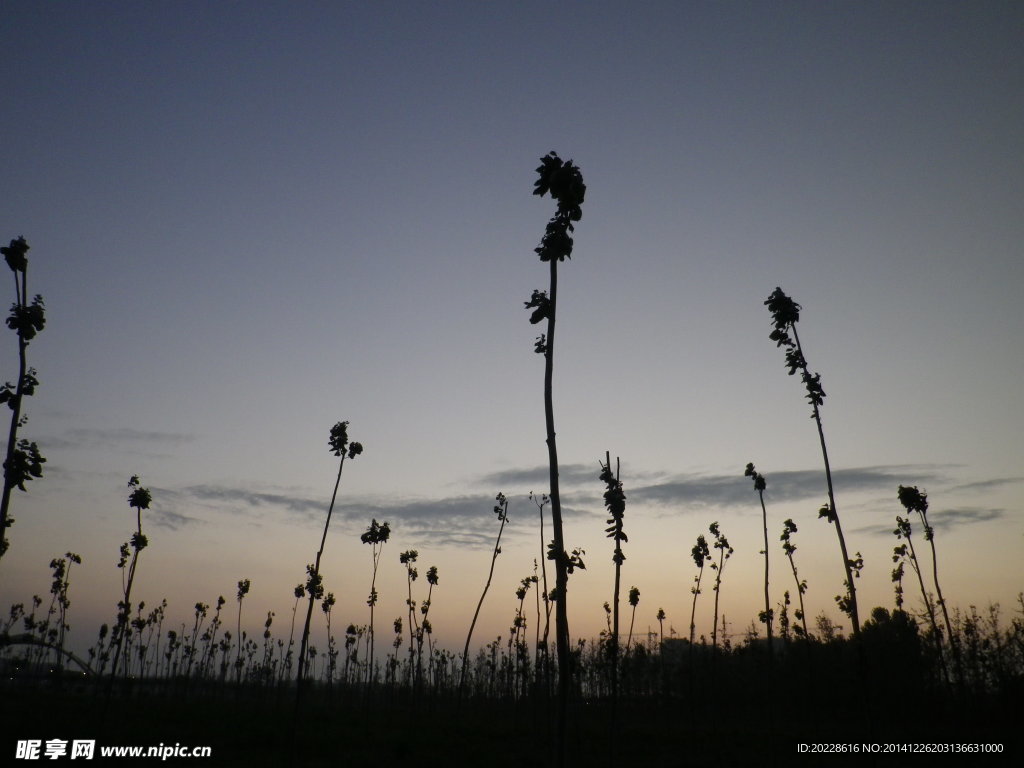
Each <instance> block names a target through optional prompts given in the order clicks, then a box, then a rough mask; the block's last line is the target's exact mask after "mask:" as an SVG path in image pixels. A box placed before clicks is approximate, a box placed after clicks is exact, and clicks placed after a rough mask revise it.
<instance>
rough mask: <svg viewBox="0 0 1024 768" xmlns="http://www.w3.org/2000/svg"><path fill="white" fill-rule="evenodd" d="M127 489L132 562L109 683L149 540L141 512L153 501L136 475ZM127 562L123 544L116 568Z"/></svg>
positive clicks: (116, 636)
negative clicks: (137, 571) (132, 528)
mask: <svg viewBox="0 0 1024 768" xmlns="http://www.w3.org/2000/svg"><path fill="white" fill-rule="evenodd" d="M128 487H129V488H131V489H132V492H131V494H130V495H129V496H128V504H129V506H131V507H132V508H133V509H134V510H135V514H136V530H135V533H133V534H132V538H131V546H132V561H131V565H129V566H128V577H127V581H125V582H124V599H123V600H122V601H121V602H120V603H119V604H118V612H117V624H116V625H115V627H114V637H113V639H112V640H111V644H112V645H113V644H114V643H116V645H117V647H116V648H115V650H114V661H113V663H112V664H111V666H110V680H111V682H113V680H114V678H115V677H116V675H117V665H118V662H119V661H120V659H121V654H122V652H123V650H124V641H125V637H126V636H127V635H128V631H129V626H130V621H131V617H132V602H131V601H132V585H133V584H134V583H135V568H136V566H138V564H139V553H140V552H142V550H143V549H145V548H146V546H147V545H148V544H149V539H147V538H146V536H145V534H143V533H142V510H144V509H149V504H150V502H151V501H152V500H153V497H152V496H151V495H150V493H149V490H148V489H146V488H143V487H142V486H141V485H140V484H139V476H138V475H132V478H131V480H129V481H128ZM127 562H128V544H127V543H125V544H122V545H121V560H120V562H119V563H118V567H119V568H124V567H125V565H126V564H127ZM108 690H109V689H108Z"/></svg>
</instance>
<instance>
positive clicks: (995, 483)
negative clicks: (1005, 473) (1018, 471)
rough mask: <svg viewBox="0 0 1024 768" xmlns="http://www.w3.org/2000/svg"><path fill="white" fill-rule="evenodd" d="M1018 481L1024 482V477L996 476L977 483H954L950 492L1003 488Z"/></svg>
mask: <svg viewBox="0 0 1024 768" xmlns="http://www.w3.org/2000/svg"><path fill="white" fill-rule="evenodd" d="M1017 483H1024V477H995V478H992V479H991V480H979V481H978V482H975V483H964V484H963V485H954V486H953V487H952V488H950V489H949V491H948V492H949V493H954V492H956V493H959V492H961V491H970V492H978V491H982V492H984V491H992V490H995V489H996V488H1002V487H1003V486H1005V485H1015V484H1017Z"/></svg>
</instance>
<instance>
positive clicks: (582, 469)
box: [473, 463, 598, 493]
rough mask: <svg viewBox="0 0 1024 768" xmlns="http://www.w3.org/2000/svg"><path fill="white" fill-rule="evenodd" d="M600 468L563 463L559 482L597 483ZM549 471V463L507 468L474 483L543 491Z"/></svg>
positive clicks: (493, 486) (563, 483)
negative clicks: (522, 467) (527, 467)
mask: <svg viewBox="0 0 1024 768" xmlns="http://www.w3.org/2000/svg"><path fill="white" fill-rule="evenodd" d="M597 475H598V469H597V465H596V463H595V465H594V466H589V465H587V464H563V465H561V466H559V468H558V482H559V485H560V486H562V485H564V486H570V485H580V484H582V483H596V482H597ZM548 480H549V473H548V467H547V465H546V464H545V465H543V466H536V467H530V468H529V469H505V470H502V471H500V472H492V473H490V474H488V475H482V476H480V477H478V478H475V479H474V481H473V483H474V485H479V486H485V487H487V488H494V489H495V490H501V489H503V488H506V489H507V488H512V487H515V488H526V489H527V490H531V489H534V490H536V491H537V493H543V492H544V491H545V490H546V489H547V488H548Z"/></svg>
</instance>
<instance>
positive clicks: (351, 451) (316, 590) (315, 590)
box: [296, 421, 363, 690]
mask: <svg viewBox="0 0 1024 768" xmlns="http://www.w3.org/2000/svg"><path fill="white" fill-rule="evenodd" d="M328 445H329V446H330V451H331V453H333V454H334V455H335V456H340V457H341V461H340V462H339V463H338V478H337V479H336V480H335V481H334V493H332V494H331V506H330V507H328V509H327V521H326V522H325V523H324V534H323V536H322V537H321V538H320V549H318V550H317V553H316V560H315V561H314V562H313V564H312V565H307V566H306V574H307V579H306V587H305V589H306V593H307V594H308V595H309V607H308V608H307V610H306V623H305V626H304V627H303V628H302V642H301V643H300V644H299V666H298V668H297V672H296V685H297V686H298V689H299V690H301V689H302V686H303V682H304V679H305V672H306V650H307V648H308V647H309V629H310V624H311V623H312V621H313V603H314V602H316V601H317V600H320V599H322V598H323V595H324V587H323V577H322V576H321V575H320V558H322V557H323V555H324V546H325V545H326V544H327V529H328V528H330V527H331V515H332V514H334V502H335V500H336V499H337V498H338V486H339V485H341V471H342V470H343V469H344V468H345V459H346V458H349V459H354V458H355V457H356V456H358V455H359V454H361V453H362V452H363V445H362V443H355V442H353V443H351V444H349V441H348V422H347V421H339V422H338V423H337V424H335V425H334V426H333V427H331V436H330V438H329V440H328Z"/></svg>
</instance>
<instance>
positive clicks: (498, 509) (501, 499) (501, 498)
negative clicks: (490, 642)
mask: <svg viewBox="0 0 1024 768" xmlns="http://www.w3.org/2000/svg"><path fill="white" fill-rule="evenodd" d="M494 499H495V501H497V502H498V503H497V504H495V505H494V514H496V515H497V516H498V520H499V521H500V522H501V525H500V526H499V527H498V538H497V539H495V540H494V552H493V553H492V554H491V570H490V571H489V572H488V573H487V583H486V584H484V591H483V593H482V594H481V595H480V602H478V603H477V604H476V611H475V612H474V613H473V621H472V622H470V625H469V632H468V633H467V634H466V647H465V648H464V649H463V651H462V673H461V674H460V675H459V697H460V698H461V697H462V692H463V690H464V689H465V687H466V667H467V666H468V664H469V642H470V641H471V640H472V639H473V630H474V629H475V628H476V620H477V619H478V618H480V609H481V608H482V607H483V604H484V598H485V597H487V590H489V589H490V588H491V579H493V578H494V564H495V562H497V560H498V555H500V554H501V533H502V531H504V530H505V523H506V522H507V521H508V499H506V498H505V494H503V493H499V494H498V495H497V496H495V497H494Z"/></svg>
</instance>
